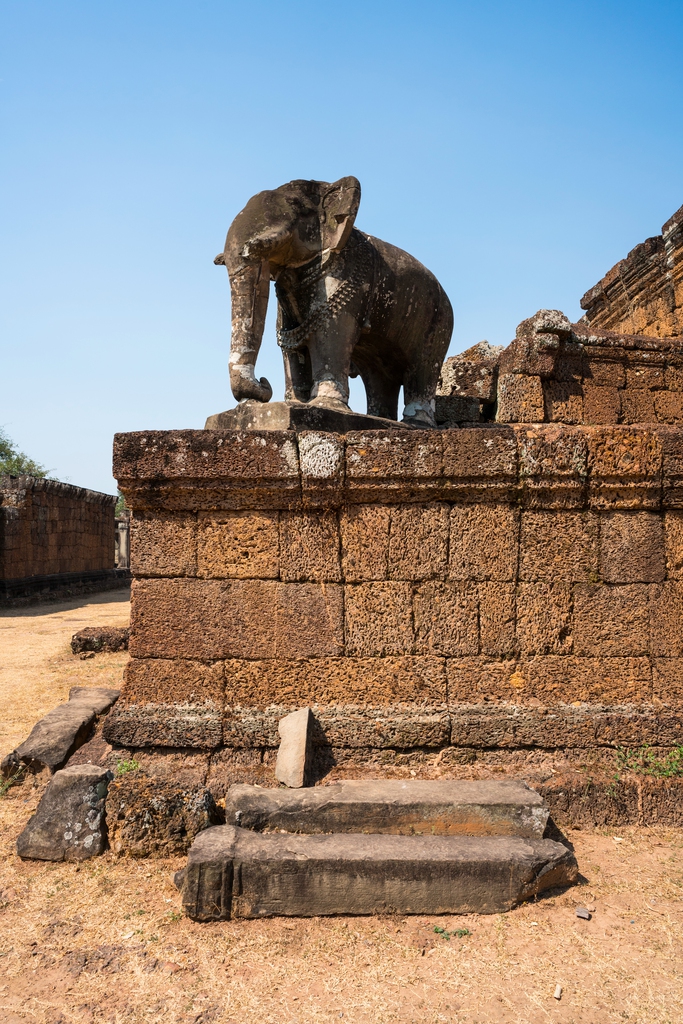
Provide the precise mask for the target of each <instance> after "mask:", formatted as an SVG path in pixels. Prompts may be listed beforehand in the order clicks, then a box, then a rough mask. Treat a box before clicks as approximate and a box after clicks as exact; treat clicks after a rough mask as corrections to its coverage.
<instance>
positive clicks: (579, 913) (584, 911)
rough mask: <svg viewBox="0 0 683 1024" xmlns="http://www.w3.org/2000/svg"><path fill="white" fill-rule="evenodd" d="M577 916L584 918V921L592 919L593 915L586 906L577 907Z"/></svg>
mask: <svg viewBox="0 0 683 1024" xmlns="http://www.w3.org/2000/svg"><path fill="white" fill-rule="evenodd" d="M576 916H577V917H580V918H582V920H584V921H590V919H591V915H590V913H589V911H588V910H587V909H586V908H585V907H577V908H576Z"/></svg>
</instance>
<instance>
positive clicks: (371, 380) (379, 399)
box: [360, 370, 401, 420]
mask: <svg viewBox="0 0 683 1024" xmlns="http://www.w3.org/2000/svg"><path fill="white" fill-rule="evenodd" d="M360 375H361V378H362V380H363V384H364V385H365V394H366V396H367V401H368V416H383V417H384V419H387V420H395V419H398V393H399V391H400V390H401V382H400V380H391V379H390V378H388V377H386V376H384V374H380V373H377V372H374V373H373V372H372V371H371V370H361V374H360Z"/></svg>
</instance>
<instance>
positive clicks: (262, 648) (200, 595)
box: [129, 580, 294, 661]
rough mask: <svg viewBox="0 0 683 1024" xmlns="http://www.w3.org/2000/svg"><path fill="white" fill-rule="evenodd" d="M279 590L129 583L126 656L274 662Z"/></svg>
mask: <svg viewBox="0 0 683 1024" xmlns="http://www.w3.org/2000/svg"><path fill="white" fill-rule="evenodd" d="M280 586H281V584H278V583H275V582H271V581H265V580H134V581H133V587H132V591H131V595H132V606H131V639H130V646H129V649H130V653H131V655H132V656H133V657H138V658H183V659H189V660H192V659H199V660H201V661H213V660H218V659H220V658H235V657H246V658H273V657H275V656H276V638H277V608H278V588H279V587H280ZM290 586H294V584H290Z"/></svg>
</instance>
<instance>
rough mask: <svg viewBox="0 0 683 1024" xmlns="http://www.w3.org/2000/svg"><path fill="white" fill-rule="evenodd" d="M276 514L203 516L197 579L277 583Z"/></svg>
mask: <svg viewBox="0 0 683 1024" xmlns="http://www.w3.org/2000/svg"><path fill="white" fill-rule="evenodd" d="M278 515H279V514H278V513H277V512H202V513H200V515H199V522H198V553H197V575H198V576H201V577H205V578H210V579H211V578H212V579H256V580H258V579H277V578H278V576H279V574H280V540H279V534H278Z"/></svg>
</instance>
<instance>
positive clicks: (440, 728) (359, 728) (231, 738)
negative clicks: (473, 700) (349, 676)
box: [223, 701, 450, 750]
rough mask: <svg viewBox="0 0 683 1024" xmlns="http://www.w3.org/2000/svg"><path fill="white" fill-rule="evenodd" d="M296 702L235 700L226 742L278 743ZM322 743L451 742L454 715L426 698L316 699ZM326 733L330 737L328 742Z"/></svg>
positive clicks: (406, 746)
mask: <svg viewBox="0 0 683 1024" xmlns="http://www.w3.org/2000/svg"><path fill="white" fill-rule="evenodd" d="M293 710H296V709H295V708H293V707H292V705H291V704H286V705H270V706H269V707H267V708H265V709H258V708H254V707H253V706H247V707H243V706H240V705H234V706H232V707H230V708H229V709H228V713H227V714H226V717H225V720H224V723H223V742H224V743H225V745H226V746H230V747H246V748H249V747H251V748H254V747H277V746H278V745H279V734H278V722H279V720H280V718H282V717H283V716H284V715H286V714H288V713H289V712H290V711H293ZM311 710H312V711H313V714H314V716H315V721H316V731H317V735H318V739H316V740H315V742H316V744H317V745H326V746H329V747H333V748H334V747H339V748H352V749H361V750H362V749H364V748H372V749H376V750H382V749H386V748H390V749H400V750H410V749H411V748H413V747H425V748H437V749H438V748H439V747H443V746H447V745H448V742H449V737H450V719H449V717H448V714H447V712H446V711H445V709H444V708H443V707H441V708H430V707H429V706H428V705H426V704H425V703H422V702H421V703H416V702H412V703H411V702H407V701H406V702H401V703H397V704H382V705H380V706H373V705H368V704H364V703H363V704H361V703H360V702H359V703H357V704H314V705H312V708H311ZM323 738H324V742H323Z"/></svg>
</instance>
